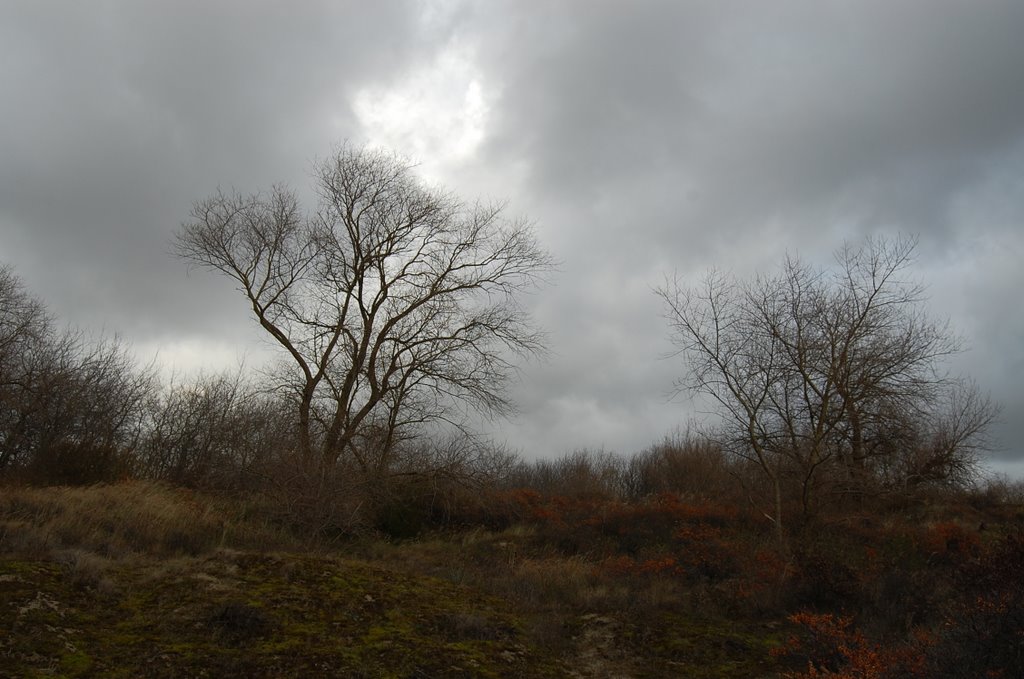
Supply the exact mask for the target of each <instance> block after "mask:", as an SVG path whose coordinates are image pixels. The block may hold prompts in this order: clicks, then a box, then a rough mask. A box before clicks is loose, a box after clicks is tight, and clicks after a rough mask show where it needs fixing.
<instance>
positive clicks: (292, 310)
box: [176, 146, 551, 472]
mask: <svg viewBox="0 0 1024 679" xmlns="http://www.w3.org/2000/svg"><path fill="white" fill-rule="evenodd" d="M313 179H314V184H315V188H316V191H317V194H318V196H319V205H318V206H317V208H316V209H315V210H314V211H312V212H309V213H304V212H303V211H302V210H301V208H300V206H299V201H298V199H297V197H296V195H295V194H294V193H293V192H292V191H290V190H288V189H285V188H282V187H275V188H273V189H272V190H270V191H269V192H267V193H262V194H256V195H251V196H243V195H239V194H235V193H231V194H225V193H218V194H216V195H214V196H213V197H211V198H209V199H207V200H204V201H201V202H199V203H197V204H196V205H195V207H194V209H193V214H192V220H191V221H189V222H188V223H186V224H184V225H183V226H182V228H181V229H180V231H179V232H178V234H177V240H176V246H177V251H178V253H179V254H180V255H181V256H182V257H184V258H186V259H187V260H189V261H190V262H192V263H193V264H195V265H198V266H201V267H206V268H209V269H213V270H216V271H219V272H221V273H223V274H225V275H227V276H228V277H229V278H231V279H233V280H234V281H235V282H236V283H237V285H238V289H239V290H240V291H241V292H242V294H243V295H244V296H245V298H246V301H247V302H248V305H249V307H250V308H251V310H252V313H253V315H254V317H255V318H256V320H257V321H258V322H259V324H260V326H261V327H262V328H263V330H264V331H265V332H266V333H267V334H268V335H269V336H270V337H271V338H272V339H273V341H274V342H275V343H276V344H277V345H278V346H280V348H281V349H282V350H283V352H284V354H285V356H286V357H287V359H286V360H287V363H288V364H289V365H290V366H291V368H290V374H291V379H290V380H289V381H288V388H289V389H291V390H292V395H293V396H294V399H295V402H296V412H297V424H298V435H299V439H300V440H299V448H300V450H301V452H302V457H303V464H304V466H305V467H306V469H307V470H308V469H320V470H326V469H328V468H330V467H331V466H332V465H334V464H335V463H336V462H337V461H338V459H339V457H341V456H343V455H344V456H346V457H347V458H350V459H352V460H354V461H355V462H356V463H357V465H358V466H359V467H360V468H362V469H363V470H364V471H366V472H377V471H380V470H381V467H384V466H386V465H387V461H388V455H387V451H390V450H392V449H393V448H394V446H395V445H396V444H397V443H399V442H400V441H401V440H402V438H403V437H405V436H408V435H411V434H412V433H414V432H415V430H416V429H417V427H419V426H420V425H424V424H426V423H431V422H437V421H439V420H445V421H451V422H459V421H461V417H460V412H461V409H463V408H464V407H466V406H468V407H471V408H475V409H477V410H479V411H482V412H484V413H487V414H504V413H507V412H509V410H510V408H511V406H512V404H511V403H510V402H509V400H508V398H507V396H506V395H505V394H506V389H505V387H506V383H507V380H508V378H509V376H510V374H511V372H512V371H513V370H514V365H513V363H512V362H511V361H512V358H514V357H515V356H516V355H519V356H528V355H532V354H536V353H538V352H540V351H541V350H542V348H543V346H542V336H541V334H540V333H539V332H538V331H537V330H536V329H534V328H533V327H532V325H531V322H530V319H529V317H528V315H527V314H526V313H525V312H524V311H523V310H522V309H521V308H520V306H519V305H518V304H517V301H516V295H517V293H520V292H522V291H524V290H526V289H529V288H531V287H533V286H534V285H535V284H536V283H537V282H538V278H539V277H540V276H542V275H543V274H544V273H545V272H546V271H548V270H549V268H550V266H551V260H550V258H549V256H548V255H547V254H546V253H545V252H544V251H543V250H542V249H541V248H540V247H539V245H538V244H537V241H536V240H535V238H534V236H533V235H532V232H531V230H530V228H529V225H528V224H527V223H526V222H524V221H521V220H518V221H517V220H509V219H507V218H505V216H504V210H503V208H504V206H503V205H483V204H466V203H463V202H462V201H460V200H458V199H457V198H456V197H454V196H453V195H451V194H449V193H445V192H443V191H441V190H437V189H433V188H429V187H427V186H425V185H424V184H423V183H422V182H421V181H419V180H418V179H417V178H416V176H415V175H414V173H413V168H412V166H411V165H410V164H409V163H408V162H406V161H404V160H403V159H401V158H399V157H397V156H395V155H392V154H389V153H385V152H381V151H375V150H369V149H357V148H352V147H350V146H344V147H342V148H341V149H340V150H338V151H337V152H336V153H335V154H334V155H333V156H332V157H330V158H329V159H327V160H325V161H323V162H320V163H319V164H318V165H317V166H316V169H315V173H314V176H313Z"/></svg>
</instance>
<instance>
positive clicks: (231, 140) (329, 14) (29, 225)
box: [0, 2, 416, 339]
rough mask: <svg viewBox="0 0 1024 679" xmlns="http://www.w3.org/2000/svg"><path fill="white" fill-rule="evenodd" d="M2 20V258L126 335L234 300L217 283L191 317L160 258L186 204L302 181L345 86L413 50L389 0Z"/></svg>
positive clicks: (403, 6)
mask: <svg viewBox="0 0 1024 679" xmlns="http://www.w3.org/2000/svg"><path fill="white" fill-rule="evenodd" d="M356 9H358V11H354V10H356ZM2 13H3V18H2V20H0V88H2V90H0V91H2V95H0V120H2V121H3V123H2V128H0V158H2V159H3V160H2V161H0V220H2V231H0V247H3V248H4V249H5V250H7V253H5V255H4V259H5V260H7V261H10V260H11V259H16V260H17V262H16V263H17V264H18V270H19V273H21V275H23V276H24V277H25V278H26V279H28V281H29V284H30V286H31V287H32V288H33V289H35V290H36V291H37V292H38V293H39V294H40V295H42V296H43V297H44V298H45V299H47V300H48V301H49V302H50V304H51V306H52V307H54V309H55V310H56V311H58V312H59V313H60V314H61V315H62V316H64V317H72V318H73V320H75V321H78V322H80V323H86V324H96V323H97V321H99V322H101V323H104V324H107V325H109V326H112V327H113V328H116V329H118V330H119V331H121V332H125V333H128V334H131V335H136V334H142V335H147V334H149V335H152V334H165V333H175V332H182V331H186V332H187V331H190V330H192V331H195V330H197V329H199V328H202V327H204V326H206V325H208V324H209V323H210V322H211V318H210V316H211V315H212V316H216V315H218V314H219V313H220V304H217V303H223V302H225V301H226V300H227V299H228V297H229V295H228V293H229V292H230V291H229V290H224V289H223V287H215V286H211V291H210V293H209V294H211V295H212V296H213V299H212V300H211V301H213V302H214V304H213V305H210V306H203V307H197V305H195V303H194V297H193V295H194V292H195V288H194V286H193V285H192V284H191V283H189V282H187V281H185V280H184V278H183V276H182V275H181V272H182V271H183V270H184V267H183V265H182V264H181V262H179V261H176V260H174V259H173V258H171V257H169V256H168V255H167V251H168V240H169V238H170V235H171V232H172V231H173V229H174V228H175V226H176V225H177V224H178V223H180V222H181V221H182V220H183V219H185V218H186V217H187V215H188V210H189V207H190V205H191V203H192V202H193V201H194V200H196V199H199V198H201V197H203V196H205V195H207V194H209V193H210V192H212V191H213V190H215V189H216V187H217V186H218V185H222V186H225V187H231V186H237V187H239V188H241V189H244V190H256V189H258V188H261V187H265V186H267V185H269V184H270V183H272V182H275V181H289V182H293V183H301V182H302V180H303V179H304V174H303V173H304V172H305V170H306V169H307V165H308V162H309V161H310V160H311V159H312V158H313V157H314V156H316V155H317V154H322V153H323V152H325V151H326V150H328V149H327V148H325V139H332V140H334V141H336V140H338V139H341V138H343V137H345V136H348V135H350V134H352V132H353V130H354V126H353V123H352V120H351V115H350V112H349V109H348V104H347V99H348V96H349V95H350V93H351V91H352V89H353V88H355V87H357V86H358V85H359V84H360V83H363V82H366V81H367V80H368V79H370V80H372V79H373V78H375V77H380V76H382V75H386V74H387V73H389V72H390V71H392V70H394V69H397V68H400V67H402V66H403V64H404V63H406V60H407V59H408V58H409V57H410V55H411V54H412V52H411V50H412V47H413V44H414V43H415V40H414V36H413V35H412V31H413V29H414V27H415V19H416V16H415V13H414V12H413V11H412V8H411V7H410V6H409V5H408V3H401V2H392V3H372V4H366V3H346V4H339V3H328V2H325V3H312V2H307V3H303V4H302V10H301V11H295V10H294V8H292V7H291V6H289V5H286V4H285V3H270V2H256V3H253V2H220V3H209V2H173V3H171V2H166V3H155V2H141V3H140V2H120V3H77V2H66V3H53V2H23V3H14V4H11V3H6V4H5V5H4V9H3V10H2ZM327 143H329V142H327ZM186 284H187V285H188V287H191V288H192V294H188V293H186V292H185V289H186ZM204 295H205V293H204ZM236 308H237V305H235V304H232V305H231V306H229V307H227V309H228V312H227V313H228V314H229V316H231V320H232V321H235V320H237V317H236V316H232V312H233V311H234V310H235V309H236ZM239 311H241V310H240V309H239ZM140 339H141V338H140Z"/></svg>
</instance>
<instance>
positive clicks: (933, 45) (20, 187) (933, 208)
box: [0, 0, 1024, 458]
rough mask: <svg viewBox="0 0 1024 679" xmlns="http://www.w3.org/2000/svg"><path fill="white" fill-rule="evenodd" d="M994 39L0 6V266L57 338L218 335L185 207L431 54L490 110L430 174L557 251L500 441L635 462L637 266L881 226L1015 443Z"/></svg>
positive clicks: (415, 15) (1010, 92) (595, 1)
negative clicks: (445, 50)
mask: <svg viewBox="0 0 1024 679" xmlns="http://www.w3.org/2000/svg"><path fill="white" fill-rule="evenodd" d="M425 10H429V11H427V13H426V14H424V11H425ZM1022 25H1024V4H1021V3H1019V2H1013V1H1010V0H1005V1H1002V0H983V1H979V2H971V3H963V2H958V1H955V0H927V1H926V0H913V1H907V2H897V3H893V2H881V1H879V2H861V3H848V2H827V3H822V2H810V1H797V0H785V1H782V2H773V3H733V2H721V1H712V0H707V1H703V2H698V1H693V2H678V1H676V0H661V1H659V0H641V1H639V2H629V3H626V2H615V1H612V0H577V1H575V2H573V1H565V2H555V1H553V0H552V1H538V2H529V3H524V2H518V1H513V0H506V1H503V2H475V1H472V0H466V1H457V0H455V1H452V2H426V3H424V2H412V0H409V1H408V2H399V1H396V2H390V3H379V2H377V3H363V2H350V3H342V4H337V3H329V2H317V3H313V2H309V3H301V4H298V5H286V4H282V3H270V2H266V3H252V2H241V1H238V2H212V3H211V2H198V1H196V2H191V3H182V2H174V3H171V2H167V3H157V2H144V3H135V2H115V3H106V4H93V3H75V2H66V3H38V2H14V3H6V4H5V5H3V8H2V9H0V120H2V121H3V124H2V126H0V248H2V249H3V252H2V253H0V258H2V259H4V260H6V261H9V260H12V259H13V260H15V263H16V264H17V265H18V268H19V272H20V273H21V274H23V275H24V276H25V277H26V278H27V282H28V283H29V285H30V287H32V288H33V289H34V290H36V291H37V292H38V293H39V294H40V295H41V296H43V297H44V298H45V299H46V300H47V301H48V302H50V304H51V306H52V307H54V309H55V311H57V312H58V313H59V314H61V315H62V316H64V317H66V318H70V319H72V320H75V321H78V322H80V323H84V324H90V325H95V324H96V322H97V319H101V320H100V323H102V324H103V325H106V326H108V327H111V328H113V329H115V330H120V331H122V332H124V333H125V334H126V335H128V336H129V337H133V336H134V337H135V338H136V339H138V340H140V341H152V340H154V339H155V338H161V337H164V338H174V337H179V336H183V335H188V336H202V337H207V338H215V339H218V340H220V341H226V342H231V343H238V344H239V346H242V345H245V344H246V342H248V341H250V338H252V337H254V336H255V334H256V333H254V332H253V328H252V327H251V324H250V323H249V321H248V319H247V318H246V317H245V312H244V309H243V308H241V306H240V305H239V304H238V303H237V300H235V299H234V295H233V293H232V291H231V290H230V289H228V288H227V286H226V285H225V284H224V282H223V281H221V280H218V279H216V278H215V277H213V276H211V275H209V274H205V273H199V272H197V273H195V274H193V275H192V276H191V277H190V278H185V276H184V267H183V265H182V263H181V262H179V261H176V260H175V259H174V258H173V257H171V256H169V255H168V254H167V249H168V245H167V243H168V239H169V237H170V234H171V232H172V231H173V229H174V228H175V226H176V225H177V224H178V223H179V222H180V221H181V220H182V219H184V218H185V217H186V216H187V212H188V209H189V207H190V205H191V203H192V202H193V201H194V200H196V199H198V198H202V197H203V196H205V195H207V194H209V193H210V192H211V191H213V190H214V189H215V188H216V187H217V186H218V185H221V186H224V187H232V186H234V187H238V188H239V189H242V190H255V189H259V188H263V187H266V186H268V185H269V184H270V183H272V182H275V181H286V182H289V183H292V184H293V185H294V186H296V187H297V188H301V187H302V186H303V184H304V182H305V172H306V170H307V168H308V164H309V161H310V160H312V159H313V158H314V157H316V156H317V155H322V154H324V153H326V152H328V151H329V149H330V145H331V144H333V143H336V142H338V141H340V140H341V139H343V138H345V137H354V138H357V139H358V138H360V136H361V135H362V133H363V132H364V131H363V130H361V129H360V127H359V124H358V120H356V118H355V117H354V116H353V114H352V112H351V109H350V104H351V99H352V96H353V95H354V93H355V92H356V91H358V90H359V89H360V88H362V87H365V86H370V85H372V86H375V87H381V86H387V85H388V84H389V83H394V82H399V81H400V80H401V77H402V75H403V74H405V73H407V72H408V71H409V70H410V69H411V68H413V67H416V66H421V65H422V64H427V63H430V62H431V59H432V58H433V57H434V56H435V55H436V54H437V51H438V50H439V49H441V48H442V47H443V46H444V45H445V44H446V43H447V42H448V41H457V42H459V43H460V44H466V45H471V46H472V47H473V48H474V50H475V51H474V52H473V53H474V54H475V56H476V58H477V59H478V63H477V64H476V67H477V68H478V69H479V70H480V72H481V74H482V76H481V77H482V79H483V81H484V85H485V91H487V92H489V93H492V94H494V93H496V96H495V97H494V98H492V100H491V101H490V104H491V108H490V111H489V114H488V118H487V129H486V137H485V139H484V142H483V145H482V146H481V147H480V148H479V149H478V152H477V156H476V157H475V158H474V159H472V160H469V161H466V163H465V165H464V166H463V167H460V168H457V169H456V170H454V171H453V173H452V175H451V176H452V177H453V178H454V179H455V180H456V181H455V183H453V184H452V185H451V188H452V189H454V190H455V191H457V192H459V193H463V194H465V192H466V190H467V188H468V187H473V189H474V190H475V189H476V188H478V187H488V190H491V191H493V192H494V193H496V194H497V196H498V197H504V198H508V199H509V200H510V203H511V208H512V210H513V211H514V212H516V213H526V214H527V215H529V216H530V217H532V218H533V219H534V220H535V221H536V223H537V224H538V229H539V232H540V234H541V237H542V238H543V240H544V241H545V242H546V243H547V244H548V245H549V246H550V247H551V249H552V250H553V251H554V254H555V256H556V257H558V258H560V259H561V260H563V262H564V263H563V266H562V271H561V273H560V274H559V276H558V278H557V281H556V283H555V285H553V286H552V287H550V288H548V289H546V290H545V291H544V292H543V293H541V294H539V295H536V296H534V297H532V298H530V299H528V300H527V303H528V304H529V305H530V306H531V308H533V309H534V311H535V312H536V314H537V315H538V318H539V319H540V320H541V321H542V322H543V323H545V324H546V325H547V326H548V327H549V328H550V330H551V336H552V343H553V346H552V350H553V357H552V360H551V361H550V363H549V364H547V365H546V366H542V367H541V366H527V367H526V368H525V370H524V373H523V376H522V380H521V382H520V384H519V385H518V386H517V389H516V392H517V393H516V395H517V399H518V400H519V401H520V403H521V405H522V413H521V415H520V416H519V418H518V419H517V420H516V421H515V422H513V423H511V424H508V425H501V426H498V427H496V429H495V432H496V433H497V434H498V436H499V437H504V438H507V439H508V440H509V442H510V443H512V444H513V445H517V446H520V447H522V448H523V449H524V451H525V452H528V453H531V454H557V453H559V452H562V451H564V450H566V449H571V448H574V447H577V446H591V447H600V446H601V445H605V446H607V447H609V448H614V449H619V450H623V451H629V450H636V449H639V448H641V447H643V446H645V445H647V444H648V443H649V442H651V441H653V440H656V439H658V438H659V437H661V436H662V435H663V434H664V433H665V432H666V431H668V430H670V429H672V428H673V427H675V426H678V425H681V424H685V422H686V420H687V419H688V418H689V417H691V416H692V414H693V412H694V405H693V404H692V403H690V402H689V401H687V400H686V399H681V400H679V401H676V402H673V403H669V402H667V399H666V398H665V394H666V392H667V391H668V390H669V389H670V388H671V383H672V379H673V378H674V377H675V376H676V375H678V374H679V372H680V370H681V368H680V367H679V366H678V365H676V364H674V363H673V362H672V361H671V360H663V359H662V358H661V356H662V355H663V354H664V353H665V352H666V351H667V349H668V347H667V344H666V341H665V329H664V326H663V322H662V320H661V319H660V317H659V311H660V309H659V306H658V303H657V300H656V298H655V297H654V295H653V294H652V293H651V287H652V286H655V285H657V284H659V283H660V282H661V279H662V276H663V275H664V274H666V273H671V272H672V271H673V270H678V271H679V272H680V274H682V275H686V276H692V275H697V274H699V273H700V272H702V271H703V270H705V269H707V268H708V267H709V266H713V265H714V266H719V267H722V268H727V269H734V270H736V271H737V272H738V273H743V272H746V271H750V270H753V269H755V268H764V267H771V266H774V264H775V263H776V262H777V261H778V257H779V256H780V255H781V253H782V252H784V251H786V250H790V251H798V252H800V253H801V254H803V255H805V256H807V257H809V258H812V259H814V260H815V261H827V260H828V258H829V253H830V251H831V250H833V249H834V248H835V247H837V246H838V245H839V244H840V243H841V241H842V240H843V239H844V238H848V239H856V238H858V237H860V236H862V235H863V234H866V233H875V232H893V231H896V230H900V231H905V232H910V233H917V234H920V237H921V243H920V255H921V262H920V267H919V271H920V273H921V275H922V277H923V278H924V279H925V280H926V282H928V283H930V284H931V285H932V291H933V295H934V297H933V300H932V308H933V309H934V310H935V311H936V313H938V314H948V315H949V316H950V317H951V319H952V321H953V323H954V325H956V326H957V327H960V328H962V329H963V330H964V332H965V333H966V334H968V335H969V336H970V338H969V339H970V344H971V346H972V351H971V352H970V353H969V354H967V355H965V356H964V357H962V359H961V361H960V362H959V363H958V366H962V367H963V368H964V369H966V370H968V371H969V372H971V373H973V374H975V375H976V376H977V377H978V380H979V382H980V383H981V384H982V387H983V388H987V389H990V390H991V391H992V393H993V395H994V396H996V397H997V398H999V399H1000V400H1002V401H1003V403H1004V412H1005V414H1004V422H1005V424H1004V426H1003V429H1002V430H1001V432H1000V433H1001V436H1002V438H1003V439H1004V441H1011V442H1012V441H1020V440H1024V398H1022V397H1021V393H1022V391H1021V389H1020V388H1019V386H1018V383H1019V381H1020V379H1021V377H1022V374H1021V373H1022V371H1024V340H1022V337H1024V326H1022V323H1024V320H1022V316H1021V314H1020V313H1019V311H1016V308H1017V307H1018V306H1019V304H1017V303H1016V297H1017V296H1018V291H1019V289H1020V288H1021V287H1022V286H1024V274H1022V273H1021V269H1020V268H1019V267H1016V266H1011V265H1010V264H1009V263H1010V262H1012V261H1014V259H1016V260H1019V259H1020V257H1021V256H1024V230H1022V229H1021V224H1022V222H1024V184H1022V183H1021V179H1020V177H1024V88H1022V87H1020V83H1019V81H1020V74H1021V73H1024V41H1021V40H1020V37H1019V35H1018V33H1019V28H1020V27H1021V26H1022ZM398 150H399V151H404V150H405V149H398ZM406 151H407V150H406ZM467 197H472V192H470V194H469V195H468V196H467ZM1006 456H1007V457H1020V458H1024V450H1020V449H1019V446H1018V448H1013V449H1011V450H1008V451H1007V452H1006Z"/></svg>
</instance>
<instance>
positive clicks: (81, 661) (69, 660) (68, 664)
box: [60, 651, 93, 677]
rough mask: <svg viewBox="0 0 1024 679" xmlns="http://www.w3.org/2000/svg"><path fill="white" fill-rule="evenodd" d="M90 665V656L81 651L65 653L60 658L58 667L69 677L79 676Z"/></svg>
mask: <svg viewBox="0 0 1024 679" xmlns="http://www.w3.org/2000/svg"><path fill="white" fill-rule="evenodd" d="M92 667H93V659H92V657H91V656H89V655H88V654H86V653H83V652H81V651H75V652H73V653H66V654H64V655H63V656H62V657H61V659H60V668H61V670H62V671H63V672H65V673H66V674H67V676H69V677H77V676H81V675H83V674H85V673H86V672H88V671H89V670H91V669H92Z"/></svg>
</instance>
